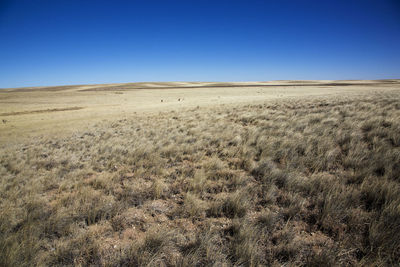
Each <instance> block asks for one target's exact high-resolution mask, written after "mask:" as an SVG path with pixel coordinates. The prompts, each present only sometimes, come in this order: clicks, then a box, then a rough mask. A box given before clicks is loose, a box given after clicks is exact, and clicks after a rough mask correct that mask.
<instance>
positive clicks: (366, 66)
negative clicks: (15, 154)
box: [0, 0, 400, 88]
mask: <svg viewBox="0 0 400 267" xmlns="http://www.w3.org/2000/svg"><path fill="white" fill-rule="evenodd" d="M380 78H400V1H398V0H392V1H390V0H376V1H368V0H363V1H352V0H347V1H341V0H336V1H328V0H325V1H323V0H319V1H307V0H305V1H300V0H293V1H287V0H282V1H278V0H276V1H235V0H231V1H218V0H214V1H201V0H199V1H189V0H186V1H168V0H164V1H151V0H149V1H100V0H98V1H75V0H68V1H67V0H65V1H61V0H60V1H54V0H53V1H44V0H35V1H33V0H30V1H23V0H14V1H7V0H0V87H3V88H4V87H22V86H40V85H63V84H87V83H109V82H139V81H265V80H281V79H380Z"/></svg>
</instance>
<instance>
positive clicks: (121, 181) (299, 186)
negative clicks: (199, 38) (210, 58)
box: [0, 80, 400, 266]
mask: <svg viewBox="0 0 400 267" xmlns="http://www.w3.org/2000/svg"><path fill="white" fill-rule="evenodd" d="M399 248H400V80H381V81H275V82H247V83H132V84H108V85H82V86H59V87H37V88H20V89H2V90H0V266H338V265H339V266H354V265H355V266H393V265H396V264H397V265H398V263H399V262H400V252H399V251H400V250H399Z"/></svg>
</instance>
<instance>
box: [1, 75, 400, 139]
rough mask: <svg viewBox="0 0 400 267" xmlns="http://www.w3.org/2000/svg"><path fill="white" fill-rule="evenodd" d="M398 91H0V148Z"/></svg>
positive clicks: (347, 84) (149, 87)
mask: <svg viewBox="0 0 400 267" xmlns="http://www.w3.org/2000/svg"><path fill="white" fill-rule="evenodd" d="M399 88H400V81H399V80H381V81H273V82H242V83H205V82H166V83H128V84H105V85H81V86H79V85H78V86H57V87H32V88H17V89H0V120H5V121H6V123H1V121H0V144H1V143H4V142H12V141H17V142H18V141H20V140H21V138H26V137H28V138H31V137H36V136H39V135H41V134H51V135H53V136H54V135H55V134H56V135H58V134H63V133H66V132H68V133H70V132H73V131H75V130H77V129H80V128H82V127H86V126H89V125H91V124H92V123H93V122H99V121H102V120H109V119H111V120H113V119H115V118H126V117H129V116H130V115H132V114H134V113H135V112H136V114H150V113H157V112H160V111H172V110H175V111H182V112H184V110H185V108H193V107H197V106H199V107H205V108H209V107H212V106H218V105H222V104H225V105H236V104H244V103H246V104H250V103H251V104H256V103H263V102H264V101H266V100H276V99H290V98H298V97H303V98H310V97H316V96H320V97H321V96H323V97H329V96H339V95H343V94H345V95H356V94H360V93H361V94H365V93H367V94H368V93H369V92H376V91H379V92H386V91H391V90H397V89H399Z"/></svg>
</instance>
